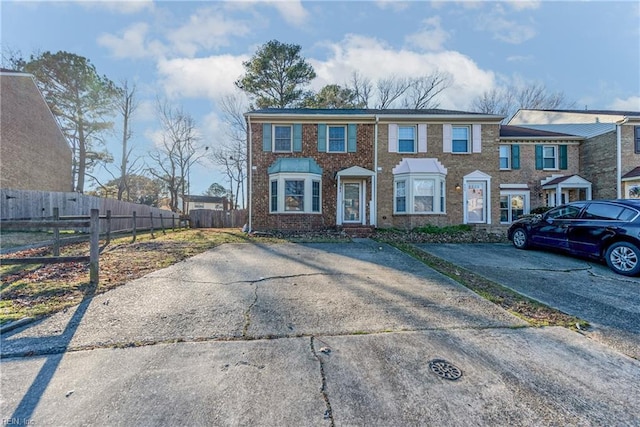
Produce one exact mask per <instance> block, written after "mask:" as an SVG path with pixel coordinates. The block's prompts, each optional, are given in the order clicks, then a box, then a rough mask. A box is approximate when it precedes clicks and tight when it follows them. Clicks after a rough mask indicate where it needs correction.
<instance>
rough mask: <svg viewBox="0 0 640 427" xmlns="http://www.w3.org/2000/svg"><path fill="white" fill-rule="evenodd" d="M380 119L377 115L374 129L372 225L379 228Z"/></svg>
mask: <svg viewBox="0 0 640 427" xmlns="http://www.w3.org/2000/svg"><path fill="white" fill-rule="evenodd" d="M379 120H380V117H379V116H378V115H377V114H376V123H375V125H374V128H373V172H375V175H373V180H372V181H371V186H372V188H371V198H372V200H373V201H372V207H373V209H371V225H373V226H374V227H377V226H378V121H379Z"/></svg>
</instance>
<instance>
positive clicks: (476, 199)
mask: <svg viewBox="0 0 640 427" xmlns="http://www.w3.org/2000/svg"><path fill="white" fill-rule="evenodd" d="M466 192H467V222H469V223H481V224H484V223H486V222H487V208H486V207H487V183H486V181H467V188H466Z"/></svg>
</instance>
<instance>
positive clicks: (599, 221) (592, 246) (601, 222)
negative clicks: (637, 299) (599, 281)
mask: <svg viewBox="0 0 640 427" xmlns="http://www.w3.org/2000/svg"><path fill="white" fill-rule="evenodd" d="M508 237H509V240H511V241H512V242H513V245H514V246H515V247H516V248H518V249H527V248H528V247H538V248H549V249H554V250H555V249H557V250H562V251H564V252H567V253H570V254H573V255H578V256H584V257H589V258H593V259H598V260H604V261H606V263H607V265H608V266H609V267H610V268H611V269H612V270H613V271H615V272H616V273H619V274H624V275H625V276H635V275H638V274H640V200H637V199H620V200H587V201H581V202H573V203H568V204H566V205H562V206H558V207H556V208H553V209H551V210H549V211H547V212H546V213H545V214H543V215H532V216H528V217H525V218H521V219H519V220H517V221H514V222H513V224H511V227H509V232H508Z"/></svg>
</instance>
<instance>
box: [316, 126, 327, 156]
mask: <svg viewBox="0 0 640 427" xmlns="http://www.w3.org/2000/svg"><path fill="white" fill-rule="evenodd" d="M326 151H327V125H325V124H324V123H319V124H318V152H319V153H324V152H326Z"/></svg>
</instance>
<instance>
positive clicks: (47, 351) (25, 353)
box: [0, 325, 533, 360]
mask: <svg viewBox="0 0 640 427" xmlns="http://www.w3.org/2000/svg"><path fill="white" fill-rule="evenodd" d="M524 328H533V327H532V326H530V325H517V326H515V325H514V326H504V325H499V326H464V327H463V326H450V327H432V328H411V329H410V328H399V329H381V330H376V331H367V332H362V331H347V332H338V333H327V334H325V335H326V336H329V337H348V336H362V335H378V334H401V333H406V332H428V331H465V330H469V331H484V330H499V329H524ZM306 337H315V335H312V334H308V333H298V334H266V335H255V336H234V337H229V336H208V337H207V336H199V337H168V338H160V339H147V340H145V339H142V340H132V341H119V342H113V343H98V344H82V345H75V346H69V347H66V348H64V347H62V346H59V345H58V346H52V347H48V348H44V349H39V350H22V351H12V352H2V353H0V359H2V360H4V359H11V358H17V357H36V356H47V355H52V354H60V353H72V352H80V351H91V350H102V349H114V348H115V349H128V348H137V347H148V346H152V345H162V344H181V343H203V342H241V341H247V342H248V341H259V340H278V339H291V338H294V339H295V338H306ZM315 339H316V340H318V341H320V339H319V338H317V337H315Z"/></svg>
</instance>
